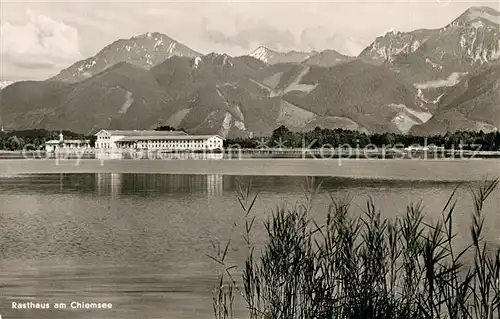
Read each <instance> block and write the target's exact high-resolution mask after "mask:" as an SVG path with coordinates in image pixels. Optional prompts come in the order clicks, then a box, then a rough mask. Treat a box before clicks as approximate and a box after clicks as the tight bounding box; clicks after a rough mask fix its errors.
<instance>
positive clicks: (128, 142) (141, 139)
mask: <svg viewBox="0 0 500 319" xmlns="http://www.w3.org/2000/svg"><path fill="white" fill-rule="evenodd" d="M223 142H224V138H223V137H221V136H219V135H188V134H187V133H185V132H181V131H121V130H100V131H99V132H98V133H97V134H96V142H95V147H96V148H97V149H102V150H109V151H113V150H120V149H136V150H165V151H205V150H218V149H222V148H223Z"/></svg>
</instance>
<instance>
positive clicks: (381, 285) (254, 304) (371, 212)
mask: <svg viewBox="0 0 500 319" xmlns="http://www.w3.org/2000/svg"><path fill="white" fill-rule="evenodd" d="M498 184H499V180H498V179H495V180H493V181H485V182H484V183H483V184H482V185H481V186H479V187H478V188H477V189H471V193H472V199H471V201H472V204H473V205H472V209H473V210H472V213H471V215H472V221H471V226H470V239H471V241H470V245H469V246H468V247H466V248H464V249H460V250H457V245H456V244H455V238H456V236H457V234H456V233H455V231H454V229H453V218H454V211H455V208H456V193H455V192H453V193H452V194H451V196H450V198H449V200H448V202H447V203H446V205H445V207H444V208H443V209H442V211H441V212H440V218H439V220H437V221H436V222H435V223H433V224H429V223H426V222H425V221H424V216H423V213H422V205H421V204H415V205H409V206H408V207H407V211H406V215H404V216H403V217H401V218H397V219H394V220H388V219H385V218H383V217H382V216H381V213H380V211H379V210H377V208H376V206H375V204H374V202H373V201H372V200H369V201H367V203H366V207H365V209H364V213H363V214H362V216H356V217H354V216H353V215H352V214H350V210H351V209H350V208H351V198H343V199H334V198H333V197H332V196H331V204H330V206H329V209H328V213H327V216H326V222H324V223H321V224H319V223H318V222H317V221H315V220H313V219H311V218H310V215H311V209H312V202H313V199H314V197H315V195H316V194H317V193H318V191H319V189H320V186H319V185H315V183H314V179H308V180H307V182H306V184H305V194H306V200H305V203H304V204H300V205H299V204H298V205H296V206H294V207H291V208H287V207H286V206H280V207H277V208H276V209H275V210H274V211H273V212H272V215H271V217H270V218H269V219H268V220H266V221H265V223H264V226H265V231H266V235H267V238H266V240H265V243H264V246H263V247H262V248H261V249H260V250H259V254H257V253H256V248H255V245H254V243H253V242H252V239H251V238H252V236H251V235H252V227H253V225H254V223H255V216H254V215H253V214H252V208H253V206H254V203H255V200H256V197H257V195H251V192H250V188H251V187H250V185H243V186H240V188H239V198H238V200H239V202H240V205H241V207H242V210H243V211H244V218H245V229H244V235H243V237H244V240H245V243H246V245H247V246H248V256H247V258H246V262H245V265H244V267H243V268H241V269H239V268H237V267H235V266H227V265H226V263H225V261H224V260H225V256H226V254H227V251H228V247H229V245H230V243H229V242H228V243H227V244H226V245H225V246H224V247H225V248H224V249H221V248H220V247H219V248H218V249H216V251H217V253H216V255H215V256H211V258H212V259H213V260H215V261H216V262H217V263H218V264H220V265H221V266H222V268H221V269H222V270H221V272H220V273H219V278H220V280H219V283H218V286H217V287H216V289H215V290H214V314H215V317H216V318H233V314H232V309H233V308H232V307H233V302H234V297H235V292H236V291H237V292H239V294H240V295H241V296H242V298H243V300H244V302H245V303H246V306H247V309H248V316H247V318H250V319H254V318H259V319H260V318H262V319H295V318H297V319H303V318H306V319H307V318H311V319H312V318H328V319H337V318H338V319H355V318H356V319H359V318H373V319H375V318H380V319H387V318H401V319H411V318H415V319H421V318H422V319H424V318H425V319H427V318H432V319H434V318H450V319H451V318H452V319H455V318H456V319H462V318H463V319H466V318H478V319H493V318H497V319H498V318H500V285H499V284H500V280H499V278H500V248H498V247H496V246H493V245H492V244H489V243H487V242H486V241H485V240H484V238H483V232H484V231H483V229H484V222H485V216H484V212H483V207H484V203H485V202H486V200H487V199H488V197H489V196H490V195H491V194H492V193H493V192H494V191H495V190H496V188H497V186H498ZM494 213H498V211H497V212H494ZM216 247H217V246H215V245H214V248H216ZM466 254H468V255H472V256H473V260H472V261H471V262H468V263H466V262H465V261H464V259H465V258H464V255H466ZM257 255H258V256H257ZM237 269H239V271H241V282H242V284H238V283H237V282H238V281H237V280H235V271H236V270H237Z"/></svg>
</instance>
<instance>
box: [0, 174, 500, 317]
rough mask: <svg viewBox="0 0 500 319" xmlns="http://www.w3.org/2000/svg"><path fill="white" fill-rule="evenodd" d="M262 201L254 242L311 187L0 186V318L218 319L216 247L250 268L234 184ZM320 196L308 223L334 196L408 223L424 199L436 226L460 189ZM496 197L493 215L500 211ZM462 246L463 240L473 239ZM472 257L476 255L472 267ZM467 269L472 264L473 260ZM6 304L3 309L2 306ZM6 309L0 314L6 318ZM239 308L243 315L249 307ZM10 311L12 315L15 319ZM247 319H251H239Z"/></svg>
mask: <svg viewBox="0 0 500 319" xmlns="http://www.w3.org/2000/svg"><path fill="white" fill-rule="evenodd" d="M239 180H243V181H245V182H250V181H251V182H252V187H253V191H254V192H258V193H259V196H258V198H257V201H256V202H255V206H254V210H253V212H252V213H253V214H255V216H256V221H255V224H254V227H253V233H252V236H253V238H254V240H255V242H256V244H257V245H259V244H261V243H262V242H263V241H264V240H265V238H266V236H265V227H264V220H266V219H267V218H268V216H269V213H270V211H271V210H272V209H275V208H276V206H277V205H280V204H282V203H284V202H287V203H289V204H294V203H295V202H296V201H298V200H302V198H303V193H302V185H303V184H304V178H303V177H284V176H253V177H250V176H247V177H239V176H222V175H167V174H63V175H60V174H46V175H22V176H10V177H6V176H3V177H0V256H1V258H0V296H2V298H3V299H4V300H6V302H2V301H0V314H2V316H3V317H4V318H38V319H66V318H75V319H100V318H107V319H136V318H169V319H181V318H183V319H186V318H190V319H200V318H201V319H204V318H212V317H213V315H212V312H211V310H212V308H211V307H212V305H211V302H212V293H211V291H212V288H213V285H214V284H215V283H216V278H215V274H216V271H215V270H216V267H215V265H214V263H213V262H212V261H211V260H210V259H209V258H208V257H207V256H206V254H212V253H213V247H212V243H213V242H215V243H222V244H223V243H225V242H227V241H228V240H230V241H231V247H230V251H229V252H228V258H229V259H228V260H230V262H231V264H236V265H239V266H241V265H244V262H245V258H246V253H247V249H246V245H245V243H244V241H243V239H242V238H241V234H242V233H243V232H244V230H243V229H244V228H243V227H244V213H243V212H242V210H241V207H240V205H239V203H238V201H237V199H236V197H237V194H236V193H237V190H238V186H237V184H238V181H239ZM317 182H321V183H322V189H323V192H321V193H320V194H319V195H318V196H317V197H316V198H315V200H314V203H313V206H314V207H313V210H312V211H311V218H314V219H316V220H318V221H321V220H322V218H324V216H325V214H326V212H327V209H328V206H329V205H330V203H331V201H330V195H331V196H332V197H334V198H338V197H342V196H345V195H352V196H353V197H354V199H353V203H352V208H353V210H352V213H354V214H359V213H361V212H362V211H363V210H364V209H365V208H366V199H367V198H368V196H370V197H373V198H374V200H375V203H376V205H377V208H378V209H380V210H381V212H382V214H383V217H388V218H396V217H398V216H402V215H403V214H405V212H406V209H405V205H407V204H408V203H410V202H416V201H419V200H422V199H423V200H424V208H425V210H424V212H425V214H426V216H428V217H429V218H430V219H431V220H432V219H434V218H436V217H437V216H440V214H441V208H442V207H443V206H444V205H445V204H446V202H447V200H448V196H449V195H450V194H451V193H452V192H453V191H454V189H455V187H456V186H457V184H456V183H436V182H415V181H381V180H366V179H365V180H356V179H346V178H317ZM468 198H470V197H469V195H468V194H467V188H466V187H465V186H464V187H461V188H460V189H459V190H458V193H457V199H458V203H457V210H456V214H455V215H454V219H453V220H454V223H455V227H456V228H455V230H456V232H457V233H458V236H457V240H458V245H460V246H464V245H465V244H466V243H468V242H469V237H468V236H469V235H468V234H469V225H470V213H471V211H472V206H471V205H470V202H468ZM499 206H500V197H499V194H498V193H495V194H493V195H492V198H491V199H490V200H489V201H488V203H487V206H485V211H486V212H497V211H498V209H497V207H499ZM488 218H489V219H488V221H487V222H486V223H485V232H484V236H485V238H486V239H488V240H495V239H496V238H498V229H499V228H500V216H498V214H491V215H489V216H488ZM465 239H466V240H465ZM466 258H468V257H466ZM466 260H471V259H470V258H469V259H466ZM2 298H0V299H2ZM19 300H20V301H30V300H35V301H47V302H71V301H72V300H87V301H88V300H91V301H102V302H112V303H113V304H114V305H115V306H116V309H114V310H113V311H110V312H106V313H101V312H99V313H97V312H91V311H79V312H64V311H47V312H40V311H38V312H35V311H33V312H16V313H12V310H11V309H6V308H8V306H9V301H19ZM2 307H3V308H2ZM237 309H239V310H241V311H243V310H244V308H243V306H240V307H239V308H238V307H237ZM9 311H11V312H9ZM237 317H239V318H243V316H237Z"/></svg>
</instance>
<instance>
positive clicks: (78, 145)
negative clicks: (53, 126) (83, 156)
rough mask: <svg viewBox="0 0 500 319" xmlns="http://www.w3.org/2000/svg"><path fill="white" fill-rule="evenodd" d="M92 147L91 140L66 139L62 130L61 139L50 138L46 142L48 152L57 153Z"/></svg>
mask: <svg viewBox="0 0 500 319" xmlns="http://www.w3.org/2000/svg"><path fill="white" fill-rule="evenodd" d="M85 148H90V140H66V139H64V135H63V133H62V132H61V133H60V134H59V140H50V141H47V142H45V151H46V152H47V153H55V152H57V151H61V150H66V151H70V150H81V149H85Z"/></svg>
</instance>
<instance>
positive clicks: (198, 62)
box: [193, 56, 201, 69]
mask: <svg viewBox="0 0 500 319" xmlns="http://www.w3.org/2000/svg"><path fill="white" fill-rule="evenodd" d="M200 63H201V58H200V57H199V56H197V57H196V58H194V64H193V66H194V68H195V69H197V68H199V67H200Z"/></svg>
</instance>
